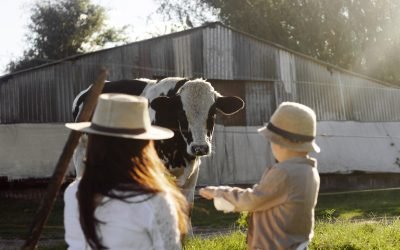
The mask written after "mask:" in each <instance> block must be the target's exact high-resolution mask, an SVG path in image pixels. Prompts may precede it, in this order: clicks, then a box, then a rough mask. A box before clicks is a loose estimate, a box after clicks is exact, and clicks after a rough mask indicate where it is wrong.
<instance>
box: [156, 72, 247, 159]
mask: <svg viewBox="0 0 400 250" xmlns="http://www.w3.org/2000/svg"><path fill="white" fill-rule="evenodd" d="M243 107H244V102H243V100H242V99H240V98H239V97H236V96H222V95H220V94H219V93H218V92H216V91H215V90H214V88H213V87H212V86H211V84H210V83H209V82H207V81H205V80H202V79H196V80H191V81H187V82H186V83H185V84H184V85H183V86H182V87H181V88H180V89H179V90H178V92H177V94H176V96H173V97H166V96H161V97H157V98H155V99H154V100H152V102H151V108H152V109H154V110H155V111H156V116H155V123H156V124H158V125H160V126H166V127H169V128H172V129H174V130H175V133H179V134H180V135H181V136H182V138H183V139H184V140H185V142H186V151H187V153H188V154H190V155H193V156H203V155H208V154H210V152H211V141H212V135H213V130H214V124H215V117H216V113H217V112H219V113H221V114H223V115H233V114H235V113H236V112H238V111H239V110H241V109H242V108H243ZM176 136H179V135H176Z"/></svg>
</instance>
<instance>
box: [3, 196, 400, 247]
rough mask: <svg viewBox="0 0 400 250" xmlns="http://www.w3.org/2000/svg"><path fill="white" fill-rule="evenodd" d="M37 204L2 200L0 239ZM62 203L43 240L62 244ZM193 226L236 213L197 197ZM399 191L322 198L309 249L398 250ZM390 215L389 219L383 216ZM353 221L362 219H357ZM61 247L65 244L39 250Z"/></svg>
mask: <svg viewBox="0 0 400 250" xmlns="http://www.w3.org/2000/svg"><path fill="white" fill-rule="evenodd" d="M38 205H39V203H38V202H34V201H26V200H15V199H4V198H2V199H0V238H2V239H16V238H17V239H22V238H24V236H25V235H26V233H27V231H28V227H29V225H30V224H31V223H32V219H33V217H34V215H35V211H36V209H37V207H38ZM62 210H63V203H62V201H57V202H56V205H55V208H54V209H53V211H52V214H51V216H50V219H49V221H48V223H47V225H46V227H45V229H44V231H43V233H42V239H59V240H62V238H63V234H64V229H63V218H62V217H63V216H62V213H63V211H62ZM192 215H193V219H192V221H193V225H194V227H195V229H197V230H199V231H201V229H203V228H204V229H206V228H232V229H233V227H234V225H235V221H236V220H237V218H238V217H239V214H236V213H232V214H224V213H221V212H217V211H215V209H214V208H213V204H212V202H210V201H206V200H204V199H199V200H197V201H196V206H195V208H194V209H193V214H192ZM396 216H400V190H386V191H369V192H357V193H347V194H331V195H326V194H321V195H320V196H319V198H318V205H317V209H316V220H317V223H316V227H315V237H314V240H313V242H312V244H311V246H310V248H311V249H400V221H399V220H398V219H396V218H393V217H396ZM386 217H388V218H390V219H386V220H385V218H386ZM357 220H361V222H360V221H357ZM40 249H46V250H50V249H53V250H56V249H65V245H61V246H56V247H46V248H40ZM185 249H191V250H192V249H193V250H194V249H245V235H244V234H243V233H240V232H234V233H232V234H229V235H224V236H218V237H217V238H215V237H207V238H195V239H193V240H191V241H189V242H186V243H185Z"/></svg>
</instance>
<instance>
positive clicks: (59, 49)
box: [8, 0, 126, 72]
mask: <svg viewBox="0 0 400 250" xmlns="http://www.w3.org/2000/svg"><path fill="white" fill-rule="evenodd" d="M30 19H31V20H30V24H29V26H28V27H29V33H28V34H27V38H28V41H29V44H30V48H29V49H28V50H26V51H25V52H24V56H23V57H22V58H21V59H20V60H18V61H12V62H10V63H9V65H8V70H9V71H11V72H14V71H17V70H22V69H25V68H29V67H33V66H37V65H40V64H43V63H47V62H51V61H54V60H57V59H62V58H65V57H68V56H71V55H75V54H79V53H83V52H86V51H90V50H93V49H98V48H101V47H103V46H105V45H106V44H107V43H110V42H125V41H126V37H125V36H124V30H125V28H122V29H115V28H108V27H106V25H105V21H106V12H105V9H104V8H103V7H101V6H99V5H94V4H91V3H90V0H60V1H54V0H53V1H37V2H36V3H35V4H34V6H33V8H32V15H31V18H30Z"/></svg>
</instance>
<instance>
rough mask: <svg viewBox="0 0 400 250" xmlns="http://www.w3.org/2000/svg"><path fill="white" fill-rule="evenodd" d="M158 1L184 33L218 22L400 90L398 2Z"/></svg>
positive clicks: (349, 0) (168, 16) (388, 0)
mask: <svg viewBox="0 0 400 250" xmlns="http://www.w3.org/2000/svg"><path fill="white" fill-rule="evenodd" d="M157 1H158V2H159V3H160V8H159V12H160V13H162V14H163V15H164V16H165V17H166V18H167V19H173V18H174V19H175V20H176V21H180V22H181V23H182V25H183V26H185V27H190V25H187V23H196V24H199V23H203V22H206V21H209V20H213V19H214V20H215V19H218V20H220V21H221V22H222V23H224V24H227V25H229V26H232V27H234V28H236V29H239V30H242V31H245V32H247V33H250V34H253V35H255V36H257V37H260V38H262V39H266V40H269V41H271V42H275V43H278V44H280V45H283V46H285V47H287V48H290V49H293V50H295V51H298V52H301V53H304V54H307V55H310V56H312V57H315V58H317V59H320V60H323V61H326V62H329V63H331V64H334V65H338V66H340V67H343V68H345V69H349V70H353V71H357V72H360V73H363V74H367V75H369V76H372V77H375V78H378V79H382V80H385V81H389V82H393V83H399V84H400V73H398V72H400V71H399V70H398V69H397V68H398V65H399V63H400V56H399V55H400V54H399V52H400V39H399V38H400V36H399V34H400V30H399V29H398V28H397V27H399V24H400V20H399V18H398V16H400V15H399V14H400V1H399V0H335V1H332V0H229V1H226V0H193V1H184V0H174V1H171V0H157ZM188 20H190V22H188Z"/></svg>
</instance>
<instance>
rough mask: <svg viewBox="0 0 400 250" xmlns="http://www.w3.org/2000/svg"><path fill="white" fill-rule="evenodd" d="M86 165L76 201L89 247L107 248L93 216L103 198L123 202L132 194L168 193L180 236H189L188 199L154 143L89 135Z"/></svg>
mask: <svg viewBox="0 0 400 250" xmlns="http://www.w3.org/2000/svg"><path fill="white" fill-rule="evenodd" d="M85 163H86V168H85V171H84V173H83V176H82V179H81V181H80V184H79V187H78V193H77V198H78V203H79V214H80V223H81V226H82V230H83V233H84V234H85V237H86V240H87V242H88V244H89V245H90V247H92V248H93V249H106V247H105V246H104V245H102V244H101V240H100V239H99V236H98V235H97V233H96V227H97V224H98V223H101V222H99V221H98V220H97V219H96V218H95V215H94V212H95V209H96V206H97V205H99V199H100V200H101V197H104V196H108V197H111V198H116V199H122V200H124V199H126V198H127V197H131V196H133V195H140V194H155V193H158V192H168V193H170V194H171V195H172V197H173V198H174V201H175V205H176V208H177V213H178V225H179V231H180V233H181V235H184V234H185V233H186V231H187V204H186V200H185V198H184V197H183V195H182V194H181V192H180V191H179V190H178V188H177V187H176V185H175V184H174V183H173V181H172V178H171V177H170V174H169V172H168V171H167V170H166V168H165V167H164V165H163V164H162V162H161V160H160V158H159V157H158V155H157V152H156V151H155V149H154V144H153V141H149V140H134V139H125V138H119V137H111V136H102V135H94V134H90V135H89V139H88V146H87V153H86V162H85ZM113 190H121V191H128V192H123V194H122V193H121V192H120V193H118V192H112V191H113ZM129 191H131V192H129ZM118 194H120V195H118ZM124 194H125V195H124ZM126 194H130V195H128V196H127V195H126ZM122 195H123V196H122Z"/></svg>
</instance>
